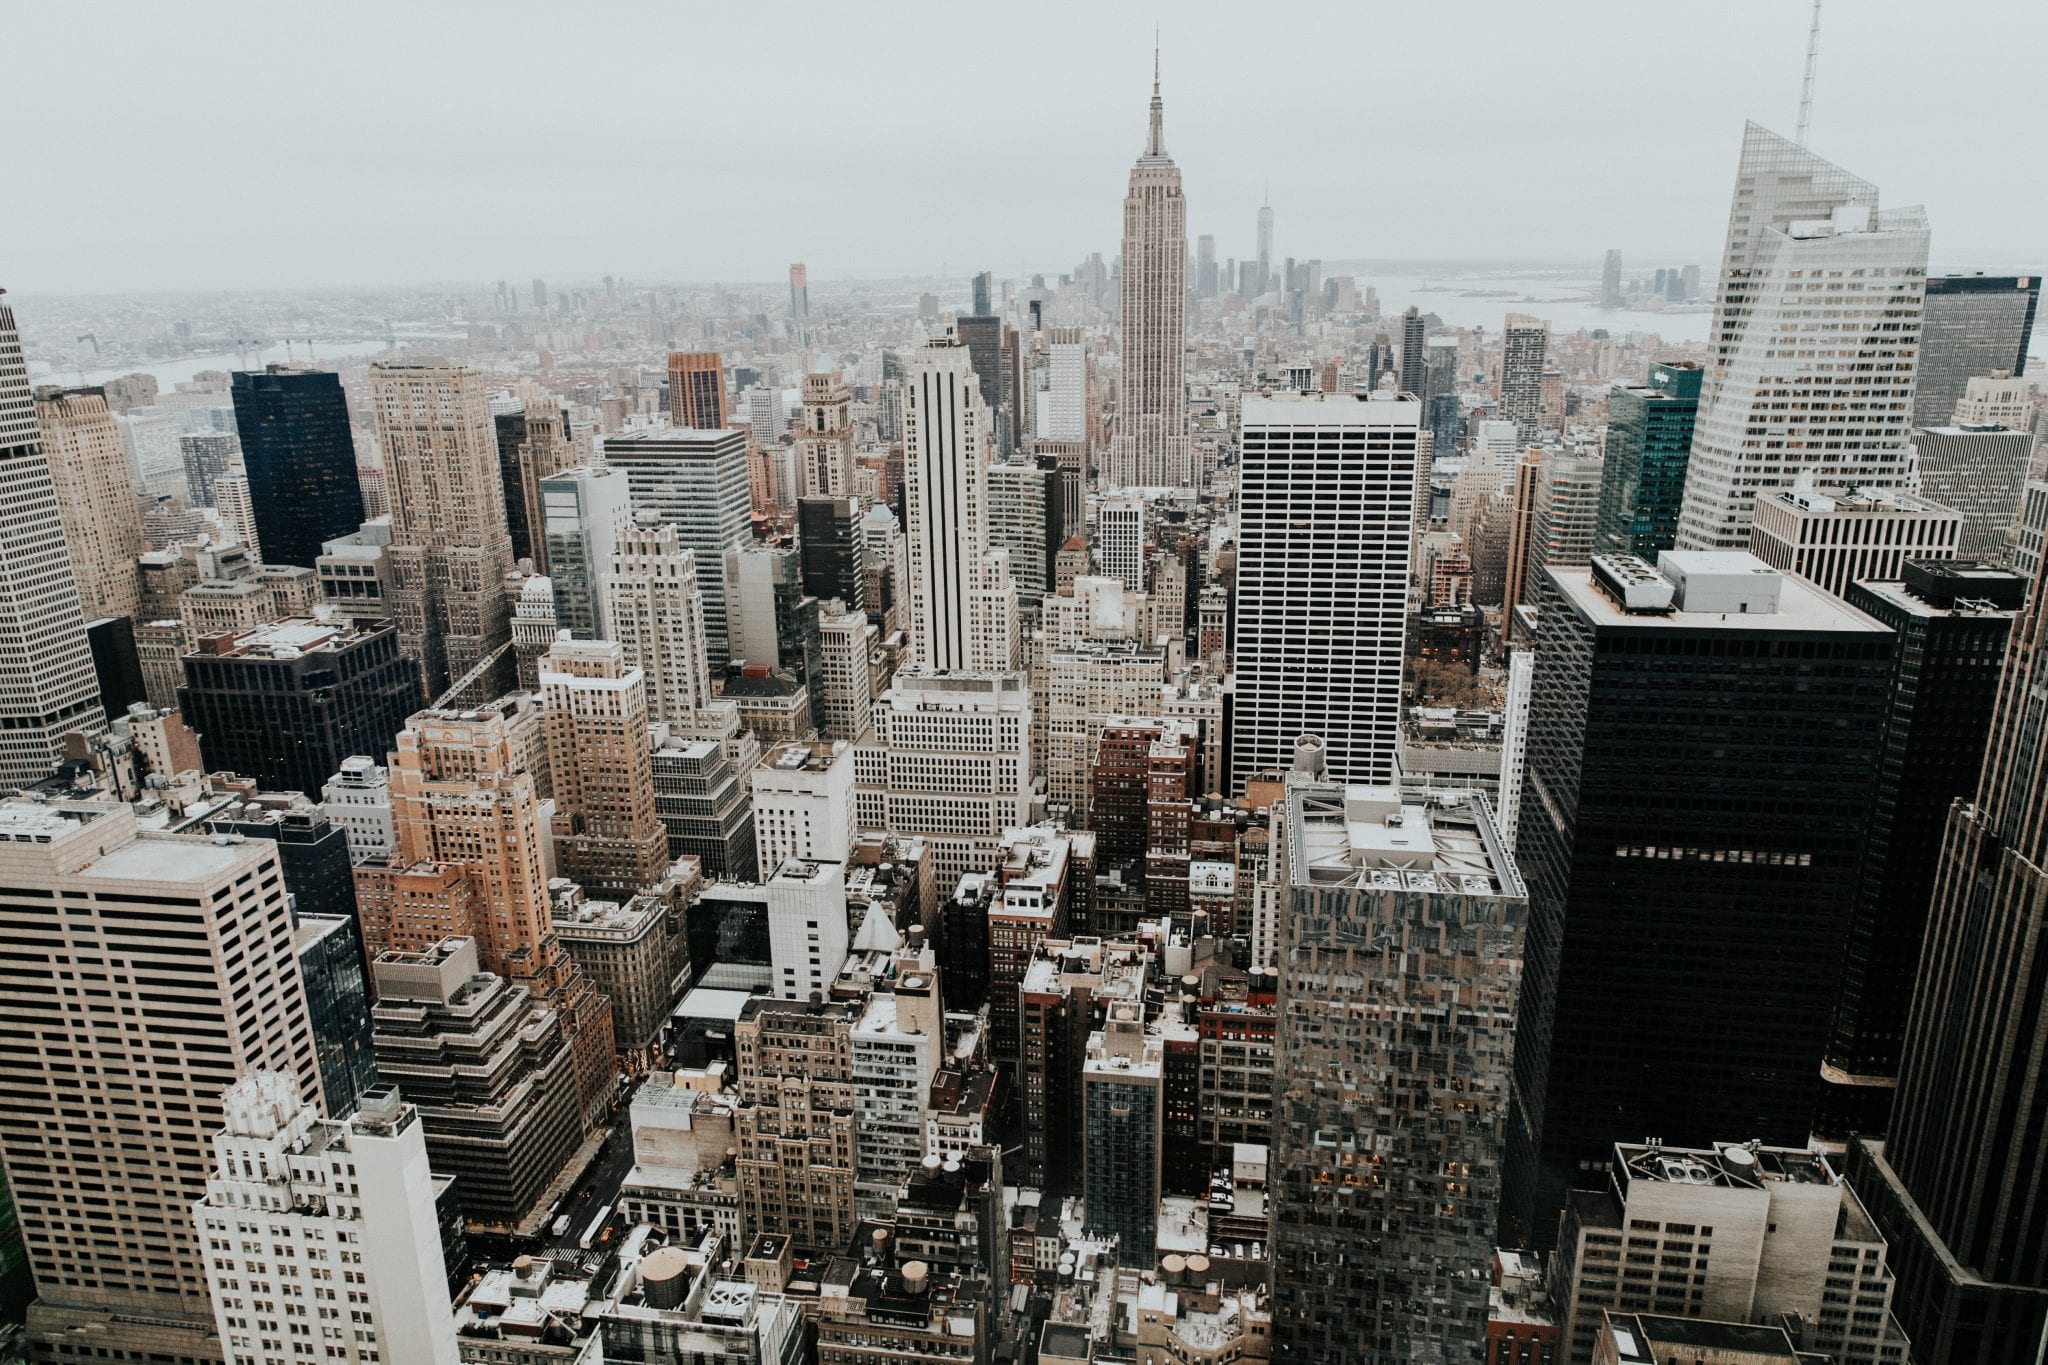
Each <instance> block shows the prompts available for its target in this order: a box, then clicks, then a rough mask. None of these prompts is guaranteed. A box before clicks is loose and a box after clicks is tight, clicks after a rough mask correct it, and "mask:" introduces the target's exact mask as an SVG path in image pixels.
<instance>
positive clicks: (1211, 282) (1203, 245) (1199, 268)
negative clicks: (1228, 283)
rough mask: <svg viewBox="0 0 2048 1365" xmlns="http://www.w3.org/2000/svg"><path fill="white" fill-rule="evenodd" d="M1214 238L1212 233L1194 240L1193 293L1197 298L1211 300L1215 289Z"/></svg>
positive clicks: (1214, 295) (1214, 294)
mask: <svg viewBox="0 0 2048 1365" xmlns="http://www.w3.org/2000/svg"><path fill="white" fill-rule="evenodd" d="M1216 284H1217V275H1216V238H1215V236H1214V234H1212V233H1207V232H1205V233H1203V234H1202V235H1201V236H1199V237H1197V238H1195V293H1196V295H1197V296H1198V297H1201V298H1205V299H1213V298H1215V297H1216V293H1217V289H1216Z"/></svg>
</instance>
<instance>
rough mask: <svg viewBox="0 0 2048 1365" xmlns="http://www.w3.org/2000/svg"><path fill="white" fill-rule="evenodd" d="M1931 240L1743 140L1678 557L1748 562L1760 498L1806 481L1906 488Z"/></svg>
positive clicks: (1805, 157)
mask: <svg viewBox="0 0 2048 1365" xmlns="http://www.w3.org/2000/svg"><path fill="white" fill-rule="evenodd" d="M1927 240H1928V228H1927V215H1926V213H1925V212H1924V211H1923V210H1921V209H1918V208H1905V209H1888V210H1884V211H1880V210H1879V208H1878V192H1877V186H1875V185H1873V184H1870V183H1869V182H1868V181H1865V180H1861V179H1858V178H1857V177H1855V176H1853V175H1850V174H1849V173H1848V172H1847V171H1845V170H1843V169H1842V168H1841V167H1839V166H1835V165H1832V164H1830V163H1829V162H1827V161H1824V160H1822V159H1821V158H1820V157H1818V156H1815V155H1814V154H1813V153H1812V152H1810V151H1808V150H1806V148H1804V147H1801V146H1799V145H1797V144H1796V143H1793V142H1791V141H1788V140H1787V139H1785V138H1782V137H1779V136H1778V135H1777V134H1776V133H1773V132H1771V131H1770V130H1769V129H1767V128H1762V127H1759V126H1758V125H1756V124H1754V123H1752V124H1750V125H1748V127H1747V128H1746V129H1745V130H1744V133H1743V142H1742V161H1741V165H1740V167H1739V169H1738V170H1737V172H1736V177H1735V197H1734V202H1733V205H1732V206H1731V207H1730V209H1729V213H1728V244H1727V249H1726V253H1725V254H1724V256H1723V258H1722V262H1721V282H1720V296H1719V299H1718V300H1717V302H1716V304H1715V307H1714V323H1713V329H1712V331H1711V333H1710V335H1709V337H1708V344H1709V348H1710V355H1709V357H1708V362H1707V370H1706V375H1705V379H1704V382H1703V383H1702V384H1701V386H1700V388H1701V392H1700V413H1699V425H1698V429H1697V431H1696V432H1695V434H1694V437H1693V443H1692V459H1691V462H1690V463H1689V464H1688V466H1687V468H1686V485H1685V505H1684V507H1683V508H1682V509H1681V511H1680V514H1679V530H1678V544H1679V545H1680V546H1682V547H1683V548H1685V549H1688V550H1742V549H1744V548H1746V547H1747V545H1748V544H1749V523H1750V519H1751V514H1752V512H1753V510H1754V508H1755V506H1756V495H1757V494H1758V493H1767V492H1770V491H1772V490H1774V489H1779V488H1788V487H1790V486H1791V485H1792V484H1793V483H1794V481H1796V480H1797V478H1798V477H1799V475H1800V473H1801V472H1802V471H1807V470H1811V471H1812V472H1813V474H1814V476H1815V478H1816V479H1817V480H1818V481H1819V482H1821V483H1823V484H1828V485H1839V486H1842V487H1849V488H1860V487H1864V486H1871V487H1878V488H1896V487H1900V486H1903V485H1904V484H1905V483H1906V481H1907V479H1908V477H1909V475H1910V473H1911V464H1912V445H1911V441H1910V437H1911V433H1912V421H1913V412H1912V408H1913V379H1914V372H1915V367H1916V366H1917V364H1918V362H1919V357H1920V323H1921V315H1922V312H1923V306H1924V303H1925V294H1926V285H1927ZM1795 334H1796V335H1797V336H1798V339H1799V344H1798V345H1796V346H1791V345H1786V344H1784V342H1783V338H1785V337H1786V336H1788V335H1795Z"/></svg>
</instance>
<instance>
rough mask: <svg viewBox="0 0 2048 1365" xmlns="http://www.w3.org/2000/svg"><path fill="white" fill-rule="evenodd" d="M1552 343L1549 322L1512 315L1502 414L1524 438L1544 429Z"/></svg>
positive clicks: (1505, 338) (1504, 342)
mask: <svg viewBox="0 0 2048 1365" xmlns="http://www.w3.org/2000/svg"><path fill="white" fill-rule="evenodd" d="M1549 344H1550V324H1549V323H1547V322H1545V321H1543V320H1542V319H1541V318H1532V317H1530V316H1528V315H1527V314H1525V313H1510V314H1508V318H1507V327H1506V330H1505V331H1504V332H1503V333H1502V337H1501V351H1500V415H1501V416H1502V417H1505V418H1506V419H1507V420H1508V421H1510V422H1513V423H1514V424H1515V433H1516V434H1517V435H1518V436H1520V437H1521V438H1522V439H1523V440H1524V441H1533V440H1535V439H1536V437H1537V435H1538V434H1539V433H1540V432H1541V431H1542V430H1543V356H1544V352H1545V350H1546V349H1547V348H1548V346H1549ZM1403 369H1404V370H1405V369H1406V365H1405V363H1404V365H1403Z"/></svg>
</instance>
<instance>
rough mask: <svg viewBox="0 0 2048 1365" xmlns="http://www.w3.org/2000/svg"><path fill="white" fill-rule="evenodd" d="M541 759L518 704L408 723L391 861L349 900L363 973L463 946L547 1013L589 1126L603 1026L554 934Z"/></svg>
mask: <svg viewBox="0 0 2048 1365" xmlns="http://www.w3.org/2000/svg"><path fill="white" fill-rule="evenodd" d="M547 752H548V746H547V741H546V738H545V736H544V734H543V733H542V722H541V717H540V716H539V714H538V713H537V709H536V708H535V707H534V706H533V703H532V701H531V699H528V698H524V697H516V698H515V697H507V698H503V699H500V700H498V701H494V702H490V703H487V704H485V705H481V706H473V707H466V708H464V709H462V710H448V709H441V710H426V711H421V712H419V713H418V714H416V715H415V716H413V717H412V720H411V721H410V723H409V724H407V726H406V728H405V729H404V730H402V731H400V732H399V736H398V743H397V745H396V746H395V748H394V750H393V753H392V761H391V767H390V770H389V774H388V777H389V783H390V791H391V815H392V842H393V848H392V852H391V853H390V855H389V856H388V857H386V858H385V859H384V860H383V861H382V862H381V863H366V864H362V865H360V866H358V867H357V868H356V870H355V876H356V896H357V901H358V906H359V913H360V916H361V920H362V926H363V946H364V949H365V951H367V952H368V953H369V954H370V955H371V957H372V959H373V960H374V959H375V957H376V956H377V954H379V953H381V952H383V951H385V950H387V949H401V950H405V951H412V950H419V949H426V948H429V947H431V946H432V945H433V944H435V943H436V942H438V941H439V940H441V939H445V938H451V937H453V938H461V937H472V936H473V937H475V938H476V939H477V940H478V941H477V943H476V950H477V953H478V955H479V957H480V958H481V960H482V964H483V966H484V969H485V970H487V971H491V972H494V973H496V974H498V975H500V976H504V977H506V978H508V979H509V980H511V981H512V982H514V983H515V984H519V985H522V986H530V987H531V988H532V990H533V993H534V994H535V995H536V996H538V997H539V998H540V999H541V1000H542V1001H543V1002H545V1003H546V1004H548V1005H550V1006H552V1007H553V1009H554V1011H555V1014H556V1018H555V1023H556V1025H557V1026H558V1027H559V1028H560V1029H561V1031H562V1034H563V1036H564V1038H565V1039H567V1041H568V1043H569V1046H570V1049H571V1051H572V1053H573V1055H574V1057H575V1072H576V1089H577V1096H578V1101H579V1103H580V1106H581V1112H582V1116H583V1120H584V1122H585V1124H586V1125H588V1124H592V1123H595V1122H596V1121H597V1119H598V1118H599V1117H600V1116H601V1115H602V1114H603V1112H604V1109H605V1105H606V1103H607V1101H608V1100H609V1098H610V1093H611V1089H612V1082H611V1076H612V1017H611V1010H610V1008H609V1006H608V1005H607V1004H606V1002H605V999H604V997H603V996H601V995H599V994H597V993H596V992H595V991H593V990H591V989H590V986H589V982H588V981H587V980H586V979H585V978H584V976H583V975H582V973H581V972H580V971H579V970H578V969H577V968H576V966H575V964H574V963H572V962H571V961H570V960H569V957H568V955H567V954H566V953H565V952H563V950H562V946H561V943H560V942H559V941H558V940H557V939H556V938H555V935H554V924H553V915H552V913H551V908H550V905H549V901H548V888H547V881H548V879H547V848H546V842H547V840H548V838H549V831H548V830H546V829H545V828H543V827H542V824H541V813H542V811H541V804H540V797H539V795H538V793H537V791H536V788H535V778H534V773H535V771H536V770H540V769H544V768H545V767H546V766H547V764H546V762H545V760H544V759H543V758H542V757H541V755H542V754H545V753H547ZM423 890H424V891H425V892H426V894H424V895H421V894H419V893H421V892H422V891H423ZM379 994H380V996H381V995H382V989H381V987H380V990H379ZM379 1046H380V1049H381V1047H382V1043H381V1040H380V1043H379ZM429 1126H430V1127H431V1125H429Z"/></svg>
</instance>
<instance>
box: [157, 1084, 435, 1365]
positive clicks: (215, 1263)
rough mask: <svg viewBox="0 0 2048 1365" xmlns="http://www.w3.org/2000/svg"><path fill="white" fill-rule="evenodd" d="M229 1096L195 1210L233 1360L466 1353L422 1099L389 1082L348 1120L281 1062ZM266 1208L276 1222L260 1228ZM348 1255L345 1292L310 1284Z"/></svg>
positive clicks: (430, 1363)
mask: <svg viewBox="0 0 2048 1365" xmlns="http://www.w3.org/2000/svg"><path fill="white" fill-rule="evenodd" d="M220 1103H221V1108H222V1110H223V1112H224V1122H223V1125H222V1128H221V1131H220V1132H218V1133H216V1134H215V1135H214V1139H213V1155H214V1161H213V1170H214V1174H213V1178H212V1179H211V1180H209V1181H207V1182H206V1197H205V1198H204V1199H201V1200H200V1201H199V1202H198V1204H197V1205H196V1206H195V1207H194V1208H193V1210H192V1221H193V1223H194V1224H195V1226H196V1229H197V1233H198V1238H199V1240H200V1241H201V1242H202V1243H203V1245H204V1246H205V1255H206V1277H207V1288H208V1290H209V1291H210V1294H211V1297H212V1299H213V1306H214V1315H215V1319H216V1321H217V1323H218V1325H219V1329H220V1341H221V1347H222V1350H223V1353H224V1354H225V1355H226V1356H227V1360H228V1365H259V1363H260V1362H264V1361H271V1360H284V1359H289V1360H291V1361H317V1362H330V1361H336V1360H342V1361H347V1362H350V1365H355V1363H356V1362H360V1361H369V1360H390V1361H394V1362H395V1361H400V1360H406V1361H418V1362H420V1365H461V1361H462V1354H461V1351H460V1349H459V1348H458V1347H457V1346H456V1342H455V1314H454V1312H453V1311H452V1310H451V1309H450V1307H449V1305H448V1296H447V1293H446V1292H445V1286H446V1284H447V1279H448V1268H447V1264H446V1262H445V1260H444V1259H443V1257H442V1255H441V1228H440V1222H439V1218H438V1215H437V1213H436V1210H435V1207H434V1173H433V1171H432V1170H430V1169H429V1168H428V1165H427V1144H426V1139H425V1137H424V1136H423V1130H422V1128H421V1125H420V1116H419V1111H418V1110H417V1109H415V1108H414V1107H413V1106H412V1105H410V1104H407V1103H406V1102H405V1101H404V1100H403V1099H401V1098H400V1097H399V1094H398V1091H397V1089H396V1088H394V1087H390V1086H386V1087H383V1088H381V1089H379V1090H377V1091H376V1092H374V1093H373V1094H372V1095H371V1096H369V1097H368V1098H367V1099H366V1101H365V1103H364V1106H363V1108H362V1110H361V1111H359V1112H357V1111H351V1113H350V1115H349V1117H347V1118H346V1119H335V1118H322V1117H321V1116H320V1110H319V1108H318V1106H316V1105H315V1104H313V1103H312V1102H311V1101H310V1100H308V1099H305V1098H302V1097H301V1094H300V1090H299V1085H298V1082H297V1080H296V1078H295V1077H293V1076H292V1075H291V1074H290V1073H289V1072H278V1071H251V1072H248V1073H247V1074H245V1075H243V1076H242V1077H241V1078H240V1079H239V1080H237V1081H236V1082H235V1083H234V1084H233V1085H231V1086H229V1087H228V1088H227V1091H226V1093H225V1094H223V1095H222V1096H221V1101H220ZM257 1209H260V1210H262V1213H263V1223H264V1234H265V1235H264V1236H261V1237H251V1236H248V1235H247V1227H248V1223H249V1218H250V1215H251V1212H252V1210H257ZM334 1260H338V1261H339V1263H340V1266H341V1277H342V1278H341V1282H340V1283H341V1287H340V1288H339V1289H335V1290H331V1291H330V1292H331V1293H332V1294H333V1295H334V1297H333V1298H331V1299H330V1298H328V1297H327V1296H326V1295H325V1294H321V1293H320V1292H319V1290H320V1289H321V1288H322V1286H321V1285H319V1284H314V1285H312V1286H307V1285H304V1284H303V1283H301V1276H302V1275H309V1276H311V1277H312V1278H313V1279H314V1280H316V1281H317V1280H319V1279H320V1277H321V1276H322V1275H323V1274H328V1275H331V1274H333V1273H334V1271H333V1270H332V1269H331V1268H330V1263H331V1262H332V1261H334ZM301 1267H304V1270H303V1271H302V1270H301ZM308 1288H311V1289H312V1290H313V1291H314V1293H313V1297H312V1298H311V1300H310V1301H307V1300H306V1299H305V1298H304V1297H303V1296H304V1295H305V1293H306V1290H307V1289H308ZM273 1324H275V1325H273ZM292 1328H298V1329H300V1330H292ZM268 1333H276V1334H277V1335H274V1336H272V1335H267V1334H268Z"/></svg>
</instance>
